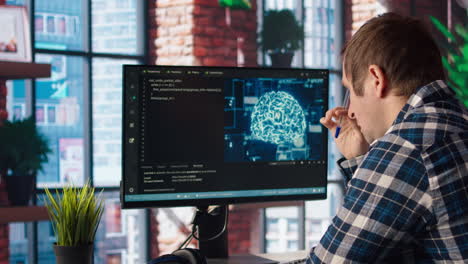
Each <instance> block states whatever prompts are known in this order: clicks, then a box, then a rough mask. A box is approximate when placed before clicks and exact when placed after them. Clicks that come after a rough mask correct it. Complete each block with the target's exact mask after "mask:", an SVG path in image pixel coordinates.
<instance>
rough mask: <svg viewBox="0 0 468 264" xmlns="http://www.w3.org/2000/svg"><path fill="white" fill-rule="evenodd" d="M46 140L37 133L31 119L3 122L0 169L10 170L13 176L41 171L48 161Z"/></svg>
mask: <svg viewBox="0 0 468 264" xmlns="http://www.w3.org/2000/svg"><path fill="white" fill-rule="evenodd" d="M51 151H52V150H51V149H50V148H49V144H48V141H47V140H46V138H45V137H44V136H43V135H42V134H40V133H39V131H38V130H37V128H36V124H35V122H34V119H33V118H32V117H30V118H27V119H24V120H14V121H8V120H7V121H5V122H4V125H3V126H2V127H0V160H1V161H2V163H1V164H0V169H10V170H12V172H13V174H14V175H28V174H31V173H34V172H36V171H38V170H39V171H40V170H42V165H43V164H44V163H45V162H47V161H48V157H47V154H49V153H50V152H51Z"/></svg>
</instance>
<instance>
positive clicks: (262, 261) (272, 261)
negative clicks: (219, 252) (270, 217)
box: [208, 250, 308, 264]
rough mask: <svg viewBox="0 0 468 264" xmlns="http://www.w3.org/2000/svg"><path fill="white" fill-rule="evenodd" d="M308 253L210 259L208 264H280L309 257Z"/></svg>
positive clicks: (302, 251) (297, 252) (296, 252)
mask: <svg viewBox="0 0 468 264" xmlns="http://www.w3.org/2000/svg"><path fill="white" fill-rule="evenodd" d="M307 254H308V251H307V250H301V251H294V252H286V253H270V254H255V255H233V256H230V257H229V258H228V259H208V264H245V263H249V264H278V263H286V262H288V261H293V260H296V259H302V258H305V257H307Z"/></svg>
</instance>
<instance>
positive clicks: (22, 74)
mask: <svg viewBox="0 0 468 264" xmlns="http://www.w3.org/2000/svg"><path fill="white" fill-rule="evenodd" d="M50 69H51V66H50V64H39V63H32V62H15V61H0V79H4V80H14V79H30V78H46V77H50Z"/></svg>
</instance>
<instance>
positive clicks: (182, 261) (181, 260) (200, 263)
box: [148, 248, 207, 264]
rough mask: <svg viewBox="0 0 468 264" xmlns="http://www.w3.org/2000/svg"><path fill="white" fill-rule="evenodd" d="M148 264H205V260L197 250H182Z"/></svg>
mask: <svg viewBox="0 0 468 264" xmlns="http://www.w3.org/2000/svg"><path fill="white" fill-rule="evenodd" d="M148 264H207V263H206V258H205V256H203V254H202V253H201V252H200V250H198V249H194V248H184V249H179V250H176V251H174V252H172V254H166V255H162V256H160V257H157V258H155V259H153V260H151V261H150V262H149V263H148Z"/></svg>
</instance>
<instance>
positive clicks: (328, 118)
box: [320, 109, 337, 129]
mask: <svg viewBox="0 0 468 264" xmlns="http://www.w3.org/2000/svg"><path fill="white" fill-rule="evenodd" d="M333 111H334V110H333V109H331V110H328V111H327V113H325V117H322V118H321V119H320V123H322V125H324V126H325V127H326V128H328V129H334V128H335V127H336V125H337V124H336V123H335V122H333V120H332V117H333Z"/></svg>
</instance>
